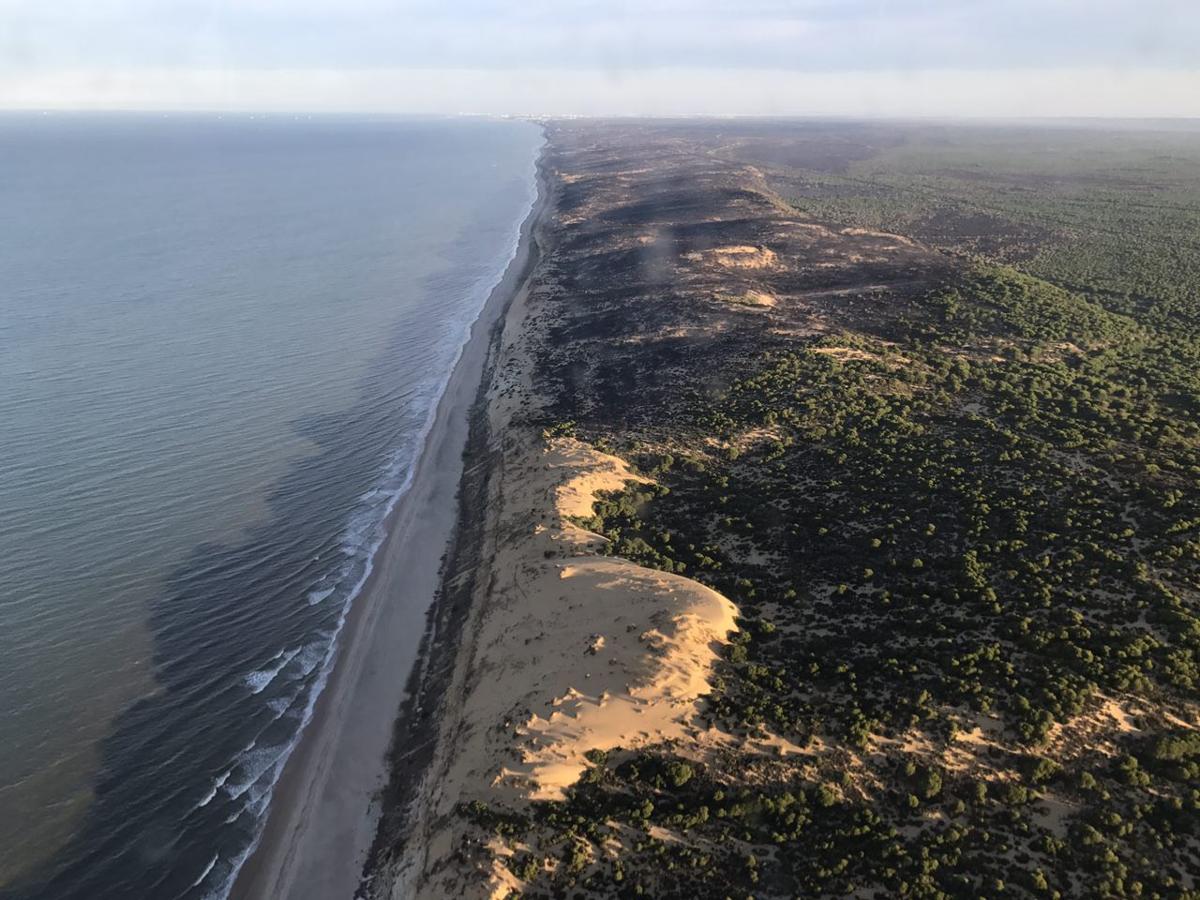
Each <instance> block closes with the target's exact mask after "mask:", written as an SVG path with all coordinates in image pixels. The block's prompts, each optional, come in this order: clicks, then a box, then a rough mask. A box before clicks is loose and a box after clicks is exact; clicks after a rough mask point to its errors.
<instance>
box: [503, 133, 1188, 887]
mask: <svg viewBox="0 0 1200 900" xmlns="http://www.w3.org/2000/svg"><path fill="white" fill-rule="evenodd" d="M997 134H998V135H999V133H997ZM1064 134H1065V133H1064ZM1007 140H1009V139H1007V138H1001V137H1000V136H996V137H994V138H988V137H986V135H985V136H977V139H976V140H975V141H974V143H971V142H969V141H965V140H964V141H960V142H957V143H956V142H955V141H953V140H950V141H947V142H944V143H938V142H936V141H932V142H930V143H929V144H915V143H913V142H909V143H907V144H903V145H901V146H900V147H898V148H897V149H894V150H890V151H887V152H885V153H883V154H880V155H877V156H874V157H872V158H870V159H867V160H864V161H861V162H859V163H856V164H854V165H853V166H852V167H851V168H850V170H849V171H847V172H846V173H843V174H837V175H833V174H828V173H824V172H815V171H812V172H809V171H804V172H797V171H791V172H779V171H776V172H774V173H773V174H772V178H773V183H774V186H775V187H776V189H777V190H778V192H779V193H780V194H781V195H783V196H787V197H790V198H792V201H793V202H794V204H795V205H796V206H797V207H798V208H800V209H801V210H803V211H804V212H806V213H809V214H812V215H814V216H817V217H818V218H821V219H822V220H824V221H828V222H832V223H836V224H838V225H854V226H862V227H869V228H876V229H885V230H888V231H896V232H899V233H903V234H911V235H914V236H917V237H919V238H921V239H922V240H924V241H926V242H929V243H933V244H936V245H938V246H940V247H942V248H944V249H947V250H950V251H953V252H955V253H960V254H962V255H963V256H964V257H965V258H964V260H963V262H962V265H961V268H960V272H959V274H958V275H957V276H956V277H954V278H951V279H948V280H947V282H946V283H945V284H944V285H942V286H940V287H938V288H937V289H935V290H931V291H929V292H928V293H926V294H924V295H923V296H921V297H920V298H919V299H918V300H917V301H916V302H914V303H912V304H910V305H909V306H907V307H906V308H905V313H904V315H903V316H902V317H899V318H891V319H886V320H881V321H879V322H865V321H862V320H859V321H857V322H854V321H851V320H847V321H845V322H843V323H842V324H841V327H842V328H844V329H846V330H844V331H841V332H840V333H826V334H824V336H822V337H820V338H815V339H810V340H807V341H804V342H801V341H795V342H793V343H792V344H790V345H788V346H786V347H785V348H782V349H772V350H771V351H770V352H768V353H765V354H762V355H757V354H748V353H747V354H746V355H744V356H742V357H741V358H739V359H737V360H735V361H734V362H733V364H731V365H730V366H729V369H730V370H732V371H734V372H736V377H732V378H730V379H728V380H727V381H725V382H714V380H712V379H704V380H701V379H697V383H703V384H705V385H706V387H704V388H703V389H700V390H696V391H694V392H693V393H692V394H691V395H690V397H689V398H688V400H687V404H686V408H684V409H670V410H666V409H664V410H663V411H662V419H663V420H664V421H670V422H672V423H673V426H674V431H673V432H671V433H669V434H668V435H667V436H666V437H664V429H656V430H654V431H652V432H651V431H646V432H639V431H637V430H636V429H626V430H619V429H615V428H607V427H606V423H603V422H596V421H589V422H581V425H580V431H581V433H582V434H585V435H586V436H588V437H590V438H592V439H595V438H599V437H603V438H604V439H605V440H606V441H609V442H611V443H612V444H613V445H614V446H615V447H617V448H618V451H619V452H621V453H623V454H624V455H626V456H627V457H628V458H630V459H631V460H632V461H634V462H635V463H636V464H637V466H638V467H639V468H640V469H641V471H643V472H645V473H648V474H652V476H653V477H654V479H655V483H654V484H653V485H646V484H632V483H631V484H630V485H629V486H628V487H627V488H626V489H625V490H624V491H621V492H617V493H615V494H612V495H609V496H606V497H604V498H603V499H602V500H601V502H599V503H597V504H596V506H595V514H594V516H593V517H592V518H590V519H588V520H585V521H584V524H585V525H586V526H587V527H589V528H591V529H593V530H595V531H597V532H599V533H601V534H603V535H605V536H606V537H607V538H608V539H609V541H610V545H609V547H610V552H612V553H614V554H617V555H620V556H624V557H627V558H629V559H632V560H634V561H636V562H638V563H640V564H642V565H646V566H651V567H655V568H658V569H662V570H666V571H671V572H677V573H684V574H686V575H688V576H689V577H692V578H696V579H698V580H700V581H702V582H704V583H706V584H708V585H711V586H712V587H714V588H716V589H717V590H720V591H721V592H723V593H724V594H725V595H726V596H728V597H729V598H730V599H731V600H733V601H734V602H735V603H736V604H737V605H738V607H739V609H740V610H741V613H742V616H743V620H742V622H741V628H740V631H739V632H738V633H737V634H736V635H734V636H733V639H732V641H731V642H730V644H729V645H728V647H727V648H726V651H725V659H724V661H723V663H722V664H721V666H720V667H719V673H718V674H719V679H718V684H717V688H716V690H715V692H714V694H713V695H712V696H711V697H710V698H709V701H708V704H707V707H706V713H705V714H706V715H707V716H708V718H709V720H710V723H711V724H712V725H713V726H715V727H717V728H719V729H721V730H722V731H724V732H726V733H728V734H731V735H734V736H737V737H740V738H743V739H744V745H743V746H744V749H743V750H741V751H740V752H735V751H728V753H726V754H725V755H723V756H721V757H720V759H719V760H718V761H715V762H708V763H700V762H697V761H696V760H694V759H682V758H679V757H678V756H676V753H677V752H680V751H681V748H671V747H662V748H655V749H651V750H645V749H643V750H641V751H639V752H638V753H636V754H632V753H630V752H627V751H613V752H610V753H608V754H600V755H597V756H596V757H594V758H592V759H591V762H592V763H593V768H591V769H590V770H589V771H588V773H587V774H586V775H585V776H584V778H582V779H581V780H580V782H579V784H577V785H576V787H575V788H574V790H573V792H572V794H571V796H570V799H569V800H568V801H566V802H563V803H554V804H542V805H539V806H538V807H537V809H536V812H535V815H534V816H533V817H532V819H531V820H530V821H529V823H528V825H527V831H525V832H522V834H523V835H525V836H526V837H519V839H521V840H525V839H526V838H527V836H528V835H529V834H533V833H534V832H537V833H539V834H540V835H542V837H541V839H540V841H539V842H538V846H540V847H542V848H554V851H553V852H554V853H555V854H557V856H556V857H555V858H554V859H552V858H551V854H550V852H549V851H547V853H546V854H544V856H543V858H541V859H539V860H537V861H536V862H537V864H536V866H530V864H529V861H528V860H524V859H522V860H521V861H520V862H517V863H514V865H521V866H525V867H526V868H525V869H522V870H521V871H523V872H533V873H534V876H531V877H530V878H525V876H524V875H521V877H522V878H523V879H525V880H526V881H528V882H529V885H528V891H527V893H528V895H529V896H545V897H550V896H571V892H572V891H575V890H579V891H583V890H591V891H595V892H598V893H599V894H600V895H603V896H619V897H635V896H655V897H688V898H692V897H706V898H707V897H753V896H771V897H774V896H844V895H848V894H854V895H855V896H868V897H880V898H882V897H996V896H1015V897H1079V896H1089V897H1092V896H1094V897H1140V898H1168V897H1171V898H1175V897H1183V898H1197V897H1200V893H1198V892H1197V877H1198V876H1200V734H1198V733H1197V732H1196V731H1195V730H1192V729H1191V728H1190V727H1185V722H1184V721H1183V720H1182V719H1180V718H1178V717H1177V716H1175V715H1174V714H1173V713H1174V712H1180V711H1190V713H1194V711H1195V709H1196V700H1197V691H1198V688H1200V602H1198V601H1200V417H1198V416H1197V413H1198V412H1200V293H1198V291H1200V240H1198V238H1197V235H1200V152H1197V151H1196V142H1195V141H1194V140H1193V141H1191V142H1190V143H1188V142H1180V144H1179V145H1178V146H1177V147H1176V146H1175V145H1174V144H1172V143H1171V141H1170V140H1169V139H1165V138H1164V139H1163V140H1165V141H1167V143H1168V144H1171V146H1172V147H1173V148H1174V149H1173V150H1172V153H1174V155H1170V154H1166V155H1165V156H1163V155H1162V154H1158V155H1156V154H1151V153H1148V152H1147V151H1146V149H1145V147H1144V146H1143V145H1142V144H1141V143H1139V141H1140V139H1139V138H1136V137H1134V136H1128V137H1127V138H1124V139H1120V140H1114V142H1113V144H1112V145H1111V146H1108V147H1107V148H1106V149H1105V150H1104V151H1095V152H1092V153H1091V154H1090V155H1089V153H1088V152H1085V147H1084V145H1083V143H1081V142H1080V141H1079V137H1078V135H1066V137H1064V138H1063V141H1064V143H1065V145H1067V146H1068V147H1069V148H1070V152H1062V153H1058V154H1057V155H1056V154H1055V153H1046V154H1041V153H1039V152H1038V151H1036V150H1031V149H1029V148H1030V146H1031V145H1030V143H1029V141H1028V139H1027V138H1025V139H1022V140H1021V141H1016V142H1015V143H1012V144H1009V143H1006V141H1007ZM1013 140H1014V141H1015V139H1013ZM1154 146H1158V147H1160V149H1161V144H1155V145H1154ZM1089 152H1090V151H1089ZM1164 152H1165V151H1164ZM743 156H745V157H748V158H751V159H753V154H752V153H751V152H750V151H744V152H743ZM1118 171H1119V172H1120V173H1122V174H1121V175H1120V176H1119V177H1118V175H1117V174H1115V173H1117V172H1118ZM774 347H775V348H778V345H774ZM714 383H716V384H717V385H718V386H716V387H713V386H711V385H713V384H714ZM1113 710H1116V712H1113ZM1130 710H1133V712H1129V711H1130ZM1121 716H1124V717H1125V719H1121V718H1120V717H1121ZM768 736H770V737H771V739H772V741H774V742H776V743H777V742H779V741H784V742H787V743H788V745H789V746H790V747H791V748H792V749H791V751H790V752H788V753H777V752H774V749H773V748H774V747H775V746H776V744H775V743H766V742H764V743H763V744H760V745H757V746H756V745H755V739H756V738H766V737H768ZM614 845H619V846H620V848H621V850H620V852H619V853H614V852H608V851H606V850H605V848H606V847H607V848H610V847H612V846H614ZM581 846H583V847H590V850H587V851H586V852H585V851H584V850H581V849H579V848H580V847H581ZM556 859H557V860H558V861H557V862H556V861H555V860H556ZM514 871H516V870H514Z"/></svg>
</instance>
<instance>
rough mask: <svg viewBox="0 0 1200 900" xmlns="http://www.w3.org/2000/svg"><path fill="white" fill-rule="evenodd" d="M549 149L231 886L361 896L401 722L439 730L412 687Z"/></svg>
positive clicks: (528, 254)
mask: <svg viewBox="0 0 1200 900" xmlns="http://www.w3.org/2000/svg"><path fill="white" fill-rule="evenodd" d="M544 153H545V145H543V148H542V150H541V151H540V152H539V155H538V158H537V160H536V162H535V165H536V169H537V172H536V176H535V181H536V191H537V193H536V197H535V199H534V201H533V203H532V206H531V208H530V211H529V213H528V214H527V215H526V217H525V219H524V221H523V222H522V224H521V228H520V234H519V238H518V243H517V248H516V251H515V253H514V255H513V257H512V259H511V260H510V261H509V263H508V265H507V267H506V269H505V271H504V274H503V276H502V277H501V279H500V281H499V282H498V283H497V284H496V285H495V286H494V287H493V288H492V290H491V292H490V293H489V295H488V298H487V300H486V301H485V303H484V305H483V307H482V308H481V310H480V313H479V315H478V316H477V317H476V319H475V320H474V322H473V323H472V324H471V328H470V332H469V336H468V338H467V340H466V342H465V344H464V345H463V348H462V351H461V354H460V356H459V358H458V360H457V362H456V364H455V366H454V368H453V370H452V372H451V374H450V376H449V379H448V381H447V383H446V386H445V390H444V391H443V393H442V395H441V397H440V398H439V400H438V403H437V407H436V411H435V413H434V417H433V422H432V426H431V427H430V429H429V432H428V434H427V435H426V438H425V442H424V446H423V448H422V450H421V453H420V456H419V458H418V460H417V462H416V464H415V466H414V470H413V477H412V482H411V485H410V487H409V490H408V491H407V493H406V494H405V495H404V496H403V497H401V498H400V500H399V501H398V502H397V504H396V508H395V509H394V510H393V511H392V513H391V515H390V516H389V518H388V521H387V526H386V529H387V537H386V539H385V541H384V544H383V546H382V547H380V548H379V551H378V553H377V556H376V558H375V560H374V566H373V570H372V572H371V574H370V576H369V577H368V579H367V580H366V582H365V583H364V585H363V589H362V593H361V594H360V596H359V598H358V600H357V602H355V603H354V604H352V606H351V609H350V611H349V612H348V613H347V616H346V621H345V625H344V628H343V633H342V638H341V640H342V645H341V647H340V648H339V651H338V654H337V657H336V660H335V662H334V664H333V667H332V669H331V671H330V673H329V678H328V681H327V683H326V685H325V688H324V690H323V691H322V693H321V695H320V697H319V698H318V700H317V702H316V704H315V706H314V709H313V714H312V718H311V720H310V721H309V723H308V726H307V727H306V728H305V731H304V733H303V735H302V736H301V738H300V740H299V742H298V744H297V746H296V748H295V750H294V751H293V752H292V755H291V757H290V758H289V759H288V762H287V764H286V765H285V767H284V770H283V773H282V775H281V777H280V779H279V781H278V782H277V784H276V785H275V788H274V792H273V797H272V800H271V803H270V807H269V811H268V814H267V820H266V822H265V824H264V827H263V830H262V833H261V835H260V837H259V839H258V841H257V842H256V844H255V845H254V846H253V847H252V849H251V850H250V851H249V853H248V856H247V858H246V860H245V862H244V863H243V865H242V867H241V868H240V870H239V871H238V873H237V876H236V878H235V880H234V882H233V885H232V888H231V890H230V894H229V896H230V897H233V898H260V897H272V898H274V897H281V898H282V897H289V898H314V900H317V898H321V900H324V898H336V897H342V896H344V897H351V896H354V895H355V890H356V888H357V887H358V885H359V883H360V879H361V876H362V873H363V870H364V866H365V864H366V863H367V860H368V858H369V855H370V851H371V848H372V845H373V841H374V839H375V838H376V832H377V824H378V823H379V821H380V817H381V815H382V814H383V813H384V811H385V808H386V807H388V804H387V803H381V802H380V798H381V795H382V794H383V793H384V792H385V790H387V789H388V785H389V781H390V780H391V779H390V773H391V772H392V770H393V768H394V760H393V752H394V750H396V749H398V747H396V746H395V745H394V742H395V740H396V739H397V737H398V736H400V735H402V734H406V733H410V734H414V736H416V737H419V736H420V733H421V731H422V730H423V728H430V729H436V722H432V723H431V722H429V721H428V719H427V718H426V717H425V716H424V715H422V714H421V712H420V704H419V703H415V702H414V701H415V699H416V694H415V692H414V690H413V689H414V688H415V686H417V685H418V684H420V683H421V681H422V677H423V672H425V671H426V670H427V669H428V664H427V659H426V657H427V653H426V651H425V648H426V646H427V645H428V643H429V628H430V626H431V625H433V624H434V623H435V621H436V615H437V606H438V605H439V604H438V603H437V602H436V598H437V594H438V588H439V585H440V584H441V583H442V573H443V564H444V562H445V560H446V559H448V558H449V557H448V554H449V553H450V552H451V551H452V550H453V546H454V535H455V532H456V531H457V528H458V522H459V518H460V503H459V499H458V498H459V490H460V483H461V482H462V481H463V475H464V473H463V452H464V449H465V448H466V446H467V442H468V435H469V432H470V431H471V430H472V426H471V421H470V418H471V417H472V416H473V415H474V410H475V409H476V407H477V405H478V400H479V394H480V390H481V387H480V386H481V385H483V384H485V379H484V375H485V366H486V363H487V360H488V357H489V348H490V346H491V343H492V338H493V334H494V331H495V329H496V328H497V326H498V325H499V324H500V323H502V322H503V317H504V313H505V311H506V310H507V309H508V307H509V304H510V303H511V301H512V298H513V297H514V296H516V294H517V293H518V292H519V291H520V289H521V287H522V285H523V283H524V281H525V279H526V277H527V275H528V273H529V270H530V269H531V267H532V264H533V260H534V259H535V258H536V251H535V250H534V249H533V248H532V246H531V245H532V243H533V241H532V232H533V229H534V227H535V224H536V221H537V219H538V217H539V216H540V215H541V214H542V212H543V210H544V206H545V201H546V196H545V195H546V192H545V186H544V183H543V174H542V159H543V154H544ZM405 723H408V727H407V728H405V727H404V726H405ZM405 755H407V751H406V752H405Z"/></svg>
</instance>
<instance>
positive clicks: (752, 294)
mask: <svg viewBox="0 0 1200 900" xmlns="http://www.w3.org/2000/svg"><path fill="white" fill-rule="evenodd" d="M717 297H718V299H720V300H723V301H724V302H725V303H732V304H734V305H735V306H756V307H762V308H767V309H769V308H771V307H773V306H775V304H776V303H777V302H778V300H777V299H776V297H775V295H774V294H768V293H767V292H766V291H743V292H742V293H740V294H718V295H717Z"/></svg>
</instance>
